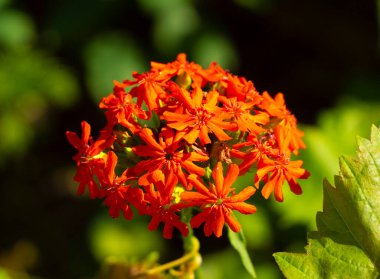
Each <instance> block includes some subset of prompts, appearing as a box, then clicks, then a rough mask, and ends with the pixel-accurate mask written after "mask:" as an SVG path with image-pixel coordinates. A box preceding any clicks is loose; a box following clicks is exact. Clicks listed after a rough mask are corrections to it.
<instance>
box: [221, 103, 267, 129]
mask: <svg viewBox="0 0 380 279" xmlns="http://www.w3.org/2000/svg"><path fill="white" fill-rule="evenodd" d="M219 101H220V102H222V104H223V113H222V115H223V116H221V117H222V118H226V119H227V118H232V120H233V121H235V122H236V124H237V126H238V130H240V131H242V132H251V133H254V134H259V133H262V132H264V131H265V129H264V128H263V127H262V125H264V124H267V123H268V122H269V116H268V114H267V113H265V112H260V111H255V114H252V112H253V107H254V106H255V105H256V103H255V102H241V101H238V100H237V98H236V97H233V98H227V97H225V96H219ZM224 115H225V116H224Z"/></svg>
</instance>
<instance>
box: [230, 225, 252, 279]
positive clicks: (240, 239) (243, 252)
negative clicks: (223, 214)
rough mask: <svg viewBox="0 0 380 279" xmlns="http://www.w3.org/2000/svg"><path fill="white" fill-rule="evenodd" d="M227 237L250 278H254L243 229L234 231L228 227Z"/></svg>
mask: <svg viewBox="0 0 380 279" xmlns="http://www.w3.org/2000/svg"><path fill="white" fill-rule="evenodd" d="M228 239H229V240H230V243H231V245H232V247H234V249H235V250H236V251H237V252H238V253H239V255H240V258H241V261H242V263H243V265H244V267H245V269H246V270H247V271H248V273H249V274H250V275H251V276H252V278H256V272H255V268H254V267H253V264H252V260H251V258H250V256H249V254H248V251H247V245H246V243H245V238H244V235H243V231H242V230H240V231H239V232H238V233H235V232H233V231H232V230H231V229H230V228H228Z"/></svg>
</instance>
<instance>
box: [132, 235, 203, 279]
mask: <svg viewBox="0 0 380 279" xmlns="http://www.w3.org/2000/svg"><path fill="white" fill-rule="evenodd" d="M191 242H192V250H191V251H189V252H188V253H186V254H185V255H183V256H182V257H181V258H179V259H176V260H174V261H171V262H168V263H166V264H163V265H160V266H157V267H153V268H151V269H148V270H146V271H144V272H143V273H140V274H139V275H138V277H140V276H143V275H152V274H157V273H160V272H163V271H166V270H170V269H172V268H174V267H177V266H180V265H183V264H185V263H187V262H189V261H190V260H192V259H194V258H196V257H197V256H198V254H199V241H198V239H197V238H196V237H192V238H191Z"/></svg>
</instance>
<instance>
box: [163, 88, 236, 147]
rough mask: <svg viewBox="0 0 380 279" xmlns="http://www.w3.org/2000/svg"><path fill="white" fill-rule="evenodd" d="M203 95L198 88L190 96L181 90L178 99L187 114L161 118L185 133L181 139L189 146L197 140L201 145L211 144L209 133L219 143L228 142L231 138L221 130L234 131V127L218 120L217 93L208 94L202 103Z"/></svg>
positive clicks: (232, 124) (164, 115)
mask: <svg viewBox="0 0 380 279" xmlns="http://www.w3.org/2000/svg"><path fill="white" fill-rule="evenodd" d="M203 94H204V92H203V91H202V89H200V88H199V87H196V88H194V89H193V91H192V94H191V95H190V93H189V92H188V91H187V90H185V89H183V88H181V89H180V92H179V98H181V101H182V102H183V103H184V105H185V107H186V109H187V112H186V113H176V112H170V111H166V112H164V114H163V118H164V119H165V120H166V121H167V125H168V126H169V127H170V128H173V129H176V130H178V131H183V130H184V131H186V135H185V136H184V137H183V138H184V139H185V140H186V141H187V142H188V143H189V144H193V143H194V142H195V141H196V140H197V139H198V138H199V139H200V141H201V143H202V144H208V143H211V139H210V137H209V135H208V134H209V132H211V133H213V134H214V135H215V136H216V137H217V138H218V140H220V141H226V140H230V139H231V137H230V136H229V135H227V134H226V133H225V132H224V131H223V129H226V130H236V125H235V124H234V123H229V122H225V121H223V119H222V118H220V114H221V108H220V107H218V106H217V102H218V97H219V93H218V92H216V91H210V92H208V93H207V95H206V100H205V102H204V103H203Z"/></svg>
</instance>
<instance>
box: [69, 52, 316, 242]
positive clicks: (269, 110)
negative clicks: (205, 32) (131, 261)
mask: <svg viewBox="0 0 380 279" xmlns="http://www.w3.org/2000/svg"><path fill="white" fill-rule="evenodd" d="M99 107H100V109H102V110H104V111H105V116H106V118H107V125H106V127H104V129H103V130H101V131H100V133H99V137H98V138H97V139H96V140H94V139H92V137H91V136H90V125H89V124H88V123H87V122H84V121H83V122H82V137H81V138H79V137H78V136H77V135H76V134H75V133H73V132H67V133H66V136H67V138H68V140H69V142H70V143H71V144H72V145H73V146H74V147H75V148H76V149H78V154H76V155H75V156H74V157H73V159H74V160H75V161H76V163H77V173H76V175H75V181H77V182H79V188H78V194H83V192H84V191H85V189H86V188H88V190H89V193H90V196H91V198H104V203H105V205H106V206H108V207H109V214H110V215H111V216H112V217H114V218H117V217H118V216H119V214H120V212H122V213H123V216H124V217H125V218H126V219H128V220H130V219H132V218H133V210H132V207H134V208H135V209H136V210H137V212H138V213H139V214H147V215H150V216H151V217H152V219H151V222H150V224H149V229H150V230H155V229H157V227H158V226H159V224H160V223H163V224H164V229H163V235H164V237H165V238H171V237H172V232H173V228H174V227H175V228H177V229H178V230H179V231H180V232H181V233H182V234H183V235H185V236H186V235H187V234H188V225H187V224H186V223H184V222H183V221H182V220H181V218H180V213H181V211H182V210H184V209H185V208H194V210H196V211H197V213H196V215H194V216H193V217H192V219H191V221H190V225H191V227H193V228H196V227H199V226H200V225H202V224H204V233H205V235H206V236H210V235H211V234H214V235H215V236H217V237H220V236H221V235H222V230H223V226H224V224H225V223H227V225H228V226H229V227H230V228H231V229H232V230H233V231H235V232H237V231H239V229H240V224H239V223H238V221H237V220H236V219H235V217H234V214H233V211H234V210H237V211H239V212H240V213H243V214H252V213H254V212H255V211H256V208H255V206H253V205H251V204H249V203H246V201H247V200H248V199H249V198H250V197H251V196H252V195H253V194H254V193H255V191H256V189H260V188H261V193H262V195H263V196H264V197H265V198H266V199H267V198H269V196H270V195H271V193H272V192H274V197H275V198H276V200H277V201H283V192H282V187H283V185H284V183H285V182H287V183H288V185H289V186H290V190H291V191H292V192H293V193H295V194H301V192H302V190H301V187H300V186H299V184H298V182H297V180H298V179H304V178H307V177H308V176H309V173H308V172H307V171H306V170H305V169H303V168H301V167H302V161H300V160H297V161H291V155H292V154H294V155H298V151H299V149H300V148H305V144H304V143H303V141H302V139H301V137H302V136H303V133H302V132H301V131H300V130H298V129H297V120H296V118H295V117H294V116H293V115H292V114H291V113H290V112H289V110H288V109H287V108H286V106H285V102H284V98H283V95H282V94H281V93H278V94H277V95H276V96H275V97H274V98H272V97H271V96H270V95H269V94H268V93H267V92H264V93H262V94H260V93H259V92H258V91H257V90H256V89H255V87H254V85H253V83H252V82H251V81H247V80H246V79H245V78H243V77H239V76H235V75H232V74H231V73H229V72H228V71H226V70H223V69H222V68H221V67H220V66H219V65H217V64H216V63H212V64H211V65H210V66H209V68H207V69H203V68H202V67H201V66H200V65H198V64H195V63H193V62H188V61H187V60H186V55H185V54H179V55H178V57H177V60H176V61H174V62H171V63H167V64H162V63H156V62H152V63H151V69H150V70H149V71H148V72H146V73H143V74H139V73H136V72H135V73H133V80H124V81H123V82H118V81H115V82H114V89H113V93H111V94H110V95H109V96H107V97H104V98H103V99H102V100H101V102H100V104H99ZM251 170H254V172H253V173H252V182H253V185H254V187H253V186H244V185H233V184H234V182H235V180H236V179H237V177H238V176H239V175H244V174H246V173H247V172H251Z"/></svg>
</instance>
